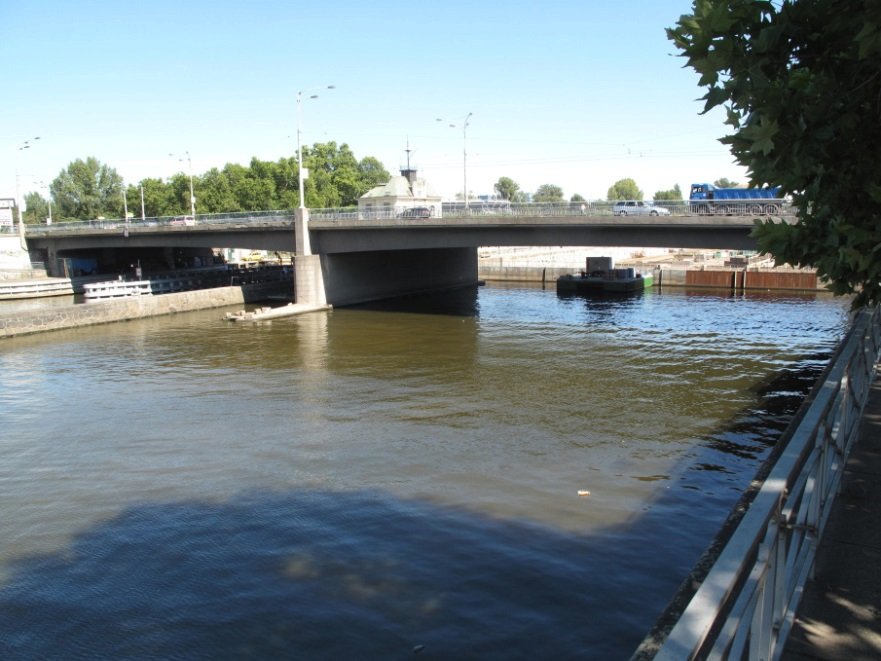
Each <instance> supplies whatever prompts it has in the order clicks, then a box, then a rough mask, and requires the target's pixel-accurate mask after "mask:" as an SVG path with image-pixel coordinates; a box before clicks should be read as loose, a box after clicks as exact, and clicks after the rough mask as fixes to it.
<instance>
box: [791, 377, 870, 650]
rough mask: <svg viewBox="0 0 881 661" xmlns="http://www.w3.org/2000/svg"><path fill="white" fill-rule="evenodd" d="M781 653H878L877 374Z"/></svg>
mask: <svg viewBox="0 0 881 661" xmlns="http://www.w3.org/2000/svg"><path fill="white" fill-rule="evenodd" d="M842 487H843V488H842V491H841V494H840V495H839V496H838V498H837V499H836V502H835V504H834V505H833V509H832V513H831V515H830V518H829V523H828V525H827V527H826V532H825V533H824V536H823V541H822V542H821V544H820V548H819V551H818V553H817V564H816V574H815V576H814V580H812V581H810V582H809V583H808V585H807V586H806V587H805V593H804V597H803V598H802V602H801V606H800V607H799V610H798V617H797V618H796V623H795V627H794V628H793V630H792V633H791V634H790V636H789V640H788V641H787V644H786V649H785V651H784V653H783V657H782V658H783V659H784V660H788V661H806V660H808V659H824V660H827V659H828V660H830V661H831V660H833V659H834V660H836V661H837V660H839V659H845V660H846V661H858V660H861V659H872V660H873V661H877V660H878V659H881V375H878V377H877V378H876V379H875V383H874V385H873V386H872V391H871V393H870V395H869V401H868V403H867V405H866V409H865V412H864V415H863V420H862V422H861V427H860V436H859V439H858V441H857V444H856V446H855V447H854V449H853V451H852V453H851V456H850V459H849V460H848V462H847V466H846V469H845V473H844V476H843V479H842Z"/></svg>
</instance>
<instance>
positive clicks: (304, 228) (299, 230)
mask: <svg viewBox="0 0 881 661" xmlns="http://www.w3.org/2000/svg"><path fill="white" fill-rule="evenodd" d="M317 89H321V88H317ZM324 89H329V90H332V89H336V88H335V86H334V85H328V86H327V87H326V88H324ZM311 91H314V90H300V91H299V92H297V178H298V179H299V192H300V207H299V209H298V210H297V214H296V221H297V222H296V228H295V234H296V250H297V254H299V255H311V254H312V247H311V246H310V245H309V212H308V211H307V209H306V193H305V185H304V181H305V179H306V177H308V176H309V173H308V172H307V171H306V170H305V169H304V168H303V100H304V99H303V95H304V94H307V93H308V92H311ZM317 98H318V95H317V94H310V95H309V96H307V97H306V100H308V99H317Z"/></svg>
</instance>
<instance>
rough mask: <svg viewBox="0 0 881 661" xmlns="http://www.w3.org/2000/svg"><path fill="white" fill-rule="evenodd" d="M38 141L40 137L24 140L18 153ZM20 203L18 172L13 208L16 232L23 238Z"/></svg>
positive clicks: (16, 174)
mask: <svg viewBox="0 0 881 661" xmlns="http://www.w3.org/2000/svg"><path fill="white" fill-rule="evenodd" d="M39 139H40V136H38V135H36V136H34V137H33V138H31V139H29V140H25V141H24V142H23V143H21V144H20V145H19V146H18V151H24V150H25V149H30V148H31V143H32V142H36V141H37V140H39ZM21 202H22V200H21V185H20V183H19V175H18V172H16V173H15V206H16V208H17V209H18V231H19V234H21V235H22V236H24V220H23V219H22V216H21V207H22V204H21Z"/></svg>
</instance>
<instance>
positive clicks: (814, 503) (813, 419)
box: [654, 308, 881, 661]
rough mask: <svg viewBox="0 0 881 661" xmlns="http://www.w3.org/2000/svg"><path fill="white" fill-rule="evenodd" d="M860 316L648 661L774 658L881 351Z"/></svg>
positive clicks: (875, 318)
mask: <svg viewBox="0 0 881 661" xmlns="http://www.w3.org/2000/svg"><path fill="white" fill-rule="evenodd" d="M879 310H881V308H875V309H874V310H867V311H863V312H861V313H860V314H859V315H858V316H857V318H856V320H855V323H854V325H853V327H852V328H851V330H850V332H849V333H848V336H847V337H846V339H845V340H844V342H843V343H842V345H841V346H840V348H839V351H838V354H837V355H836V357H835V359H834V361H833V362H832V363H831V364H830V366H829V367H828V368H827V370H826V372H825V373H824V376H823V377H822V378H821V380H820V382H819V383H818V386H817V388H815V390H814V391H813V393H812V394H811V396H810V398H809V405H808V406H807V407H806V408H805V409H803V412H802V415H801V416H800V418H799V419H798V420H797V421H794V422H793V425H791V427H790V429H789V430H788V431H789V434H788V435H787V436H788V441H786V444H785V446H783V450H782V453H781V454H780V456H779V458H778V459H777V461H776V463H775V464H774V466H773V467H772V468H771V470H770V472H769V474H768V476H767V478H766V479H765V480H764V482H763V484H762V486H761V488H760V489H759V491H758V493H757V494H756V496H755V499H754V500H753V501H752V503H751V504H750V505H749V509H748V510H747V511H746V513H745V514H744V515H743V518H742V519H741V520H740V522H739V523H738V525H737V527H736V529H735V530H734V532H733V534H732V536H731V537H730V539H729V540H728V541H727V543H726V544H725V546H724V548H723V549H722V551H721V553H720V554H719V556H718V558H717V559H716V560H715V562H714V564H713V565H712V567H711V568H710V569H709V572H708V573H707V575H706V577H705V579H704V580H703V582H702V583H701V585H700V587H699V588H698V590H697V592H696V593H695V594H694V596H693V597H692V598H691V600H690V602H689V603H688V605H687V607H686V608H685V610H684V611H683V612H682V614H681V616H680V617H679V619H678V621H677V622H676V624H675V625H674V626H673V628H672V629H671V630H670V633H669V635H668V636H667V637H666V639H665V640H664V641H663V643H662V644H661V646H660V648H659V649H658V651H657V653H656V654H655V655H654V658H655V659H657V660H671V661H672V660H674V659H675V660H676V661H680V660H681V659H694V658H712V659H777V658H779V657H780V655H781V654H782V652H783V646H784V644H785V642H786V638H787V636H788V635H789V632H790V630H791V628H792V625H793V621H794V618H795V613H796V609H797V608H798V603H799V600H800V599H801V594H802V587H803V586H804V584H805V583H806V582H807V580H808V578H809V576H810V574H811V572H812V569H813V565H814V559H815V555H816V551H817V545H818V541H819V539H820V537H821V536H822V534H823V530H824V528H825V525H826V522H827V519H828V517H829V513H830V511H831V508H832V503H833V501H834V499H835V495H836V493H837V490H838V488H839V485H840V482H841V476H842V473H843V470H844V466H845V462H846V460H847V457H848V454H849V452H850V450H851V447H852V446H853V443H854V442H855V440H856V437H857V433H858V430H859V423H860V417H861V415H862V412H863V408H864V406H865V403H866V400H867V399H868V395H869V389H870V387H871V385H872V380H873V377H874V373H875V367H876V362H877V360H878V358H879V352H881V311H879Z"/></svg>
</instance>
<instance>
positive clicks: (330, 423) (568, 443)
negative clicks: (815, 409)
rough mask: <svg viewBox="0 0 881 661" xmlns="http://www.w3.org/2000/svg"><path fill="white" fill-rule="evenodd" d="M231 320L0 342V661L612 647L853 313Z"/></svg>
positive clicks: (587, 309)
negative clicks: (242, 322) (0, 449)
mask: <svg viewBox="0 0 881 661" xmlns="http://www.w3.org/2000/svg"><path fill="white" fill-rule="evenodd" d="M0 313H2V310H0ZM222 313H223V311H222V310H210V311H205V312H195V313H186V314H179V315H174V316H168V317H159V318H154V319H149V320H144V321H136V322H126V323H119V324H112V325H106V326H94V327H89V328H83V329H78V330H71V331H61V332H54V333H48V334H42V335H36V336H25V337H20V338H14V339H11V340H5V341H3V342H0V429H2V438H0V447H2V453H0V658H3V659H34V658H40V659H71V658H114V659H146V658H162V659H170V658H175V659H223V658H245V657H258V658H319V659H330V658H382V659H395V658H405V657H409V656H412V655H413V654H414V653H418V654H419V656H420V657H421V658H430V659H450V658H477V657H479V658H506V659H507V658H524V659H535V658H597V659H599V658H602V659H617V658H621V659H626V658H627V657H629V655H630V654H631V653H632V651H633V650H634V649H635V647H636V645H637V644H638V643H639V642H640V640H641V638H642V636H643V635H644V634H645V632H646V631H647V630H648V628H649V627H650V626H651V625H652V624H653V622H654V620H655V618H656V617H657V616H658V615H659V614H660V612H661V610H662V609H663V607H664V606H665V604H666V603H667V601H668V600H669V598H670V597H671V596H672V594H673V593H674V591H675V590H676V588H677V586H678V584H679V583H680V581H681V580H682V579H683V578H684V577H685V576H686V574H687V572H688V571H689V570H690V569H691V567H692V565H693V563H694V562H695V560H696V559H697V557H698V556H699V555H700V553H701V552H702V551H703V549H704V548H705V547H706V545H707V544H708V542H709V541H710V539H711V537H712V536H713V534H714V533H715V531H716V530H717V529H718V527H719V526H720V524H721V523H722V521H723V520H724V519H725V517H726V516H727V514H728V512H729V510H730V509H731V507H732V506H733V504H734V503H735V502H736V501H737V499H738V497H739V495H740V493H741V491H742V490H743V488H744V487H745V486H746V485H747V484H748V482H749V479H750V477H751V476H752V475H753V474H754V472H755V471H756V469H757V467H758V465H759V463H760V462H761V460H762V458H763V457H765V456H766V454H767V452H768V448H769V447H770V446H771V445H772V444H773V443H774V441H775V440H776V437H777V435H778V434H779V432H780V430H781V429H782V427H783V425H784V424H785V421H786V418H787V417H788V416H789V415H791V413H792V412H793V411H794V409H795V407H797V405H798V403H799V401H800V398H801V396H802V394H803V393H804V392H805V391H806V389H808V388H809V387H810V385H811V382H812V380H813V379H814V378H815V377H816V376H817V375H818V373H819V371H820V370H821V369H822V368H823V366H824V365H825V363H826V361H827V359H828V356H829V353H830V352H831V351H832V350H833V348H834V346H835V344H836V343H837V341H838V340H839V339H840V338H841V337H842V335H843V333H844V331H845V327H846V323H847V302H845V301H840V300H836V299H832V298H829V297H826V296H822V295H809V296H803V297H796V296H790V297H786V296H770V295H768V296H765V295H747V296H728V295H722V296H720V295H715V294H711V293H689V292H684V291H672V292H671V291H668V290H663V291H658V290H651V291H649V292H647V293H646V294H644V295H640V296H635V297H632V298H625V299H586V298H578V297H574V298H559V297H558V296H557V295H556V294H555V293H554V292H553V291H545V290H542V289H541V288H538V287H529V286H487V287H482V288H480V289H477V290H465V291H461V292H458V293H456V294H448V295H440V296H432V297H421V298H411V299H404V300H402V301H396V302H395V303H394V304H387V305H377V306H372V307H371V306H362V307H356V308H346V309H337V310H334V311H332V312H330V313H313V314H307V315H303V316H299V317H292V318H286V319H280V320H275V321H273V322H272V323H264V324H256V325H252V324H232V323H229V322H225V321H223V320H222V319H221V317H222ZM579 491H582V492H584V491H589V492H590V495H579Z"/></svg>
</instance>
